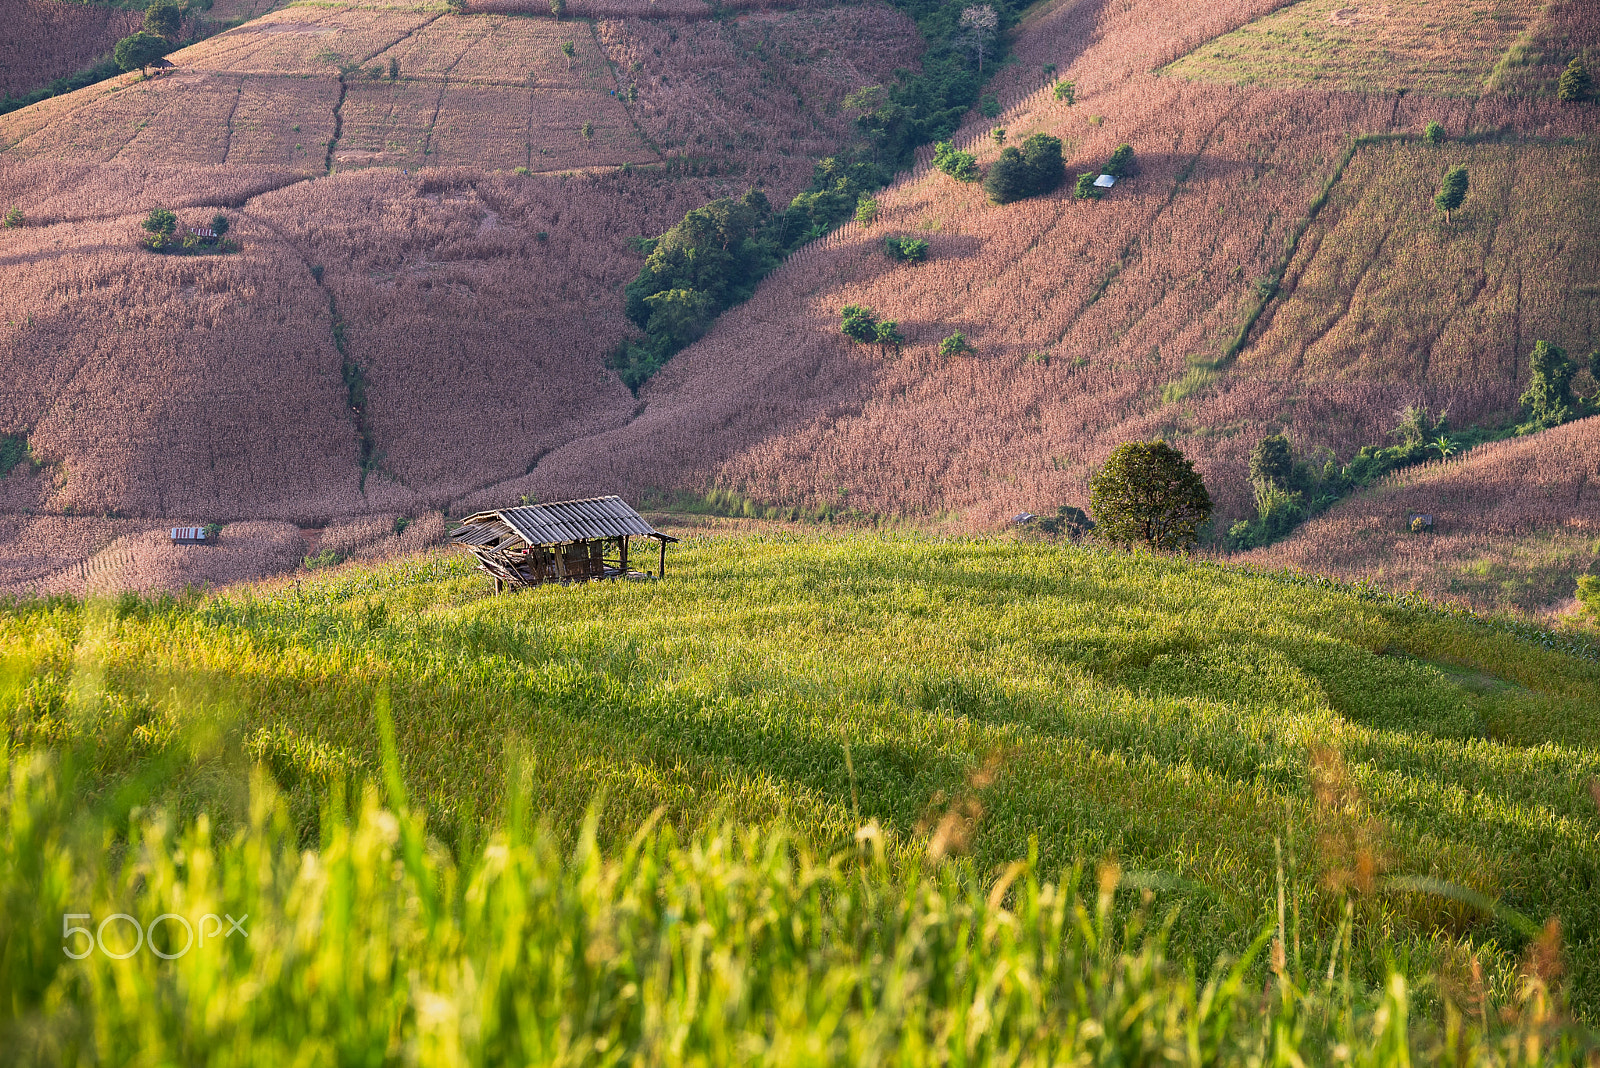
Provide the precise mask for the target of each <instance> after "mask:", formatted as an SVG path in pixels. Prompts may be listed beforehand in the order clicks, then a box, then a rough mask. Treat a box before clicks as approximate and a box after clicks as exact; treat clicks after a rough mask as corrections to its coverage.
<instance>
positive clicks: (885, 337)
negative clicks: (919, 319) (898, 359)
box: [839, 304, 906, 355]
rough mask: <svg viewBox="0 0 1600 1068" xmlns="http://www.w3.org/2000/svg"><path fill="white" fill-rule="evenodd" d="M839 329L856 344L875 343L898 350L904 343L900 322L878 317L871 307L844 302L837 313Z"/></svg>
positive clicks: (885, 348) (885, 351)
mask: <svg viewBox="0 0 1600 1068" xmlns="http://www.w3.org/2000/svg"><path fill="white" fill-rule="evenodd" d="M839 329H840V331H841V332H843V334H844V336H845V337H847V338H849V339H850V340H851V341H854V342H855V343H856V344H858V345H877V346H879V347H880V348H881V349H883V350H884V353H885V355H887V354H888V353H889V352H891V351H893V352H899V351H900V346H901V345H903V344H905V340H906V339H905V335H904V334H902V333H901V332H900V324H899V323H898V322H896V321H895V320H893V319H879V318H878V316H877V313H876V312H874V311H873V310H872V309H871V308H866V307H863V306H861V305H859V304H846V305H845V306H844V308H843V309H842V310H841V311H840V313H839Z"/></svg>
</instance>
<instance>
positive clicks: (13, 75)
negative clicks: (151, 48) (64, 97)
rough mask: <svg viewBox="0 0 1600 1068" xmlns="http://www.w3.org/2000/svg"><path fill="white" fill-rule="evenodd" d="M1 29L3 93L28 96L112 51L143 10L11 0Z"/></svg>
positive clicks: (0, 83) (0, 81)
mask: <svg viewBox="0 0 1600 1068" xmlns="http://www.w3.org/2000/svg"><path fill="white" fill-rule="evenodd" d="M5 20H6V25H5V32H4V33H0V96H5V95H7V94H9V95H12V96H23V95H25V94H27V93H29V92H31V91H32V90H34V89H38V88H40V87H41V86H45V85H49V84H50V83H51V82H52V81H54V80H55V79H57V78H60V77H63V76H65V75H68V74H72V73H74V72H75V71H79V70H82V69H83V68H85V67H87V66H89V65H90V64H92V63H93V62H94V61H95V60H97V59H99V58H100V57H101V56H104V55H108V54H109V53H110V52H111V49H112V48H113V47H114V46H115V45H116V43H117V41H118V40H120V39H121V38H123V37H126V36H127V35H128V34H130V33H132V32H133V31H134V29H135V28H136V27H137V26H138V25H139V23H140V21H141V20H142V16H141V15H139V14H136V13H134V12H131V11H122V10H119V9H117V8H112V7H104V6H101V5H98V4H94V5H90V4H73V3H62V2H59V0H12V2H11V3H8V4H7V5H6V14H5Z"/></svg>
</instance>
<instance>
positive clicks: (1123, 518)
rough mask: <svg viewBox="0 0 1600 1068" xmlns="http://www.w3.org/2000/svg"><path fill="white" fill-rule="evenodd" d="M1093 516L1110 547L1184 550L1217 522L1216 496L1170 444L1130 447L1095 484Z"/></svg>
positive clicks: (1120, 448)
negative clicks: (1213, 509)
mask: <svg viewBox="0 0 1600 1068" xmlns="http://www.w3.org/2000/svg"><path fill="white" fill-rule="evenodd" d="M1089 511H1090V512H1091V513H1092V514H1093V516H1094V520H1095V523H1096V526H1097V530H1098V532H1099V533H1100V535H1101V536H1102V537H1104V538H1106V539H1107V540H1109V541H1112V542H1116V543H1119V544H1122V545H1132V544H1133V543H1135V542H1139V543H1142V544H1144V545H1147V546H1149V547H1150V548H1152V549H1162V550H1167V551H1173V550H1184V549H1188V548H1189V547H1190V546H1192V545H1193V544H1194V543H1195V541H1196V539H1197V538H1198V536H1199V530H1200V527H1201V526H1202V525H1203V524H1204V523H1205V522H1206V520H1208V519H1210V518H1211V495H1210V494H1209V493H1207V492H1206V486H1205V482H1204V481H1203V480H1202V479H1201V478H1200V475H1199V474H1198V473H1197V472H1196V471H1195V469H1194V463H1193V461H1191V460H1189V459H1188V458H1187V457H1185V456H1184V455H1183V453H1181V452H1179V451H1178V450H1177V449H1175V448H1173V447H1172V446H1171V445H1168V444H1167V443H1166V442H1164V441H1130V442H1127V443H1125V444H1123V445H1119V446H1117V448H1116V449H1115V450H1113V451H1112V453H1111V455H1110V456H1109V457H1107V459H1106V462H1105V465H1104V466H1103V467H1101V468H1100V470H1099V471H1097V472H1096V473H1095V476H1094V478H1092V479H1091V480H1090V482H1089Z"/></svg>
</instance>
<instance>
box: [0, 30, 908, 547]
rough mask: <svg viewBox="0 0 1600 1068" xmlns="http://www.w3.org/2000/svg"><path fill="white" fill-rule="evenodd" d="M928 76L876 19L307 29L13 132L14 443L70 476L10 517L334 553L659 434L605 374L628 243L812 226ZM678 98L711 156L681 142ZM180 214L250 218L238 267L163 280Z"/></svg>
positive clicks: (18, 477) (79, 100) (247, 33)
mask: <svg viewBox="0 0 1600 1068" xmlns="http://www.w3.org/2000/svg"><path fill="white" fill-rule="evenodd" d="M546 11H547V12H548V8H546ZM663 34H664V35H665V37H664V38H663V37H662V35H663ZM673 38H676V39H675V40H674V39H673ZM564 40H572V41H574V42H575V49H574V50H575V53H576V54H575V56H574V57H573V60H572V62H571V63H569V62H568V60H567V58H566V57H565V56H563V55H562V54H561V51H560V44H561V42H562V41H564ZM658 42H659V43H660V45H661V47H660V53H661V54H659V55H658V54H657V44H658ZM758 48H759V49H760V50H761V52H762V53H763V54H762V55H760V56H757V55H756V54H755V52H756V50H757V49H758ZM613 53H614V54H613ZM391 55H392V56H394V57H395V58H396V59H397V61H398V63H399V65H400V70H399V75H400V76H399V78H398V79H391V78H390V77H389V67H388V58H389V57H390V56H391ZM630 55H636V56H638V57H639V58H638V59H636V60H633V59H628V60H626V62H627V66H626V67H624V66H622V64H623V62H624V60H625V58H626V57H627V56H630ZM916 55H917V41H916V37H915V34H914V32H913V29H912V27H911V25H910V23H909V22H907V21H906V20H905V19H904V18H903V17H902V16H899V15H897V14H895V13H894V12H892V11H891V10H889V9H888V8H886V7H881V6H876V5H862V6H859V7H851V8H848V9H839V10H832V9H817V10H797V11H792V12H784V11H777V12H766V13H755V14H751V15H748V16H745V17H742V18H736V19H728V20H687V19H674V20H632V21H630V20H625V19H618V20H613V21H610V22H607V23H604V24H602V25H600V26H591V25H590V24H589V23H587V22H585V21H582V20H580V19H572V18H568V19H565V20H562V21H560V22H559V23H558V22H557V21H556V20H554V19H551V18H549V17H548V16H547V17H544V18H527V17H518V18H510V17H505V16H493V15H468V16H453V15H445V14H441V13H440V12H439V11H437V10H428V11H421V12H418V11H415V10H413V9H411V7H410V6H408V5H399V6H395V7H372V6H370V5H362V6H360V7H353V6H352V7H342V6H331V5H297V6H292V7H288V8H284V9H283V10H280V11H276V12H274V13H273V14H271V15H269V16H267V17H266V18H263V19H260V20H257V21H255V22H252V23H249V24H247V25H245V26H243V27H240V28H239V29H237V30H234V31H231V32H229V33H225V34H222V35H220V36H217V37H215V38H212V39H210V40H208V41H205V42H202V43H201V44H198V45H195V46H192V47H190V48H187V49H184V50H182V51H180V52H178V53H176V54H175V56H174V58H175V60H176V62H178V64H179V71H178V72H177V73H175V74H171V75H167V76H163V77H160V78H152V79H146V80H140V79H137V78H134V77H126V78H121V79H115V80H113V81H111V82H107V83H103V84H101V85H98V86H93V87H90V88H88V89H85V90H82V91H80V92H78V93H74V94H70V95H69V96H66V97H61V98H57V99H54V100H50V101H46V102H45V103H43V104H40V105H38V106H36V107H32V108H27V109H24V110H22V111H19V112H16V113H13V114H11V115H7V116H3V117H0V143H4V144H8V145H10V147H9V149H7V150H6V151H4V152H3V153H0V186H3V187H4V188H5V189H6V190H7V191H8V193H13V194H14V195H15V198H16V199H15V203H17V204H18V205H19V207H20V208H21V209H22V210H23V212H24V213H25V217H26V219H27V225H26V226H25V227H24V228H22V229H20V230H18V229H8V230H0V321H3V322H4V324H5V325H4V328H3V330H0V367H3V368H4V369H5V379H6V382H7V387H6V388H5V389H4V390H3V391H0V433H5V434H11V435H18V434H20V435H25V436H26V438H27V440H28V443H29V446H30V448H31V449H32V451H33V453H34V455H35V456H36V457H38V458H39V459H40V461H41V462H43V463H44V464H45V465H46V468H45V471H44V472H43V473H41V474H36V475H26V476H25V475H24V474H23V473H22V472H20V471H19V472H14V473H13V474H12V475H10V476H9V477H7V478H6V479H5V480H4V481H3V482H0V508H3V509H28V510H31V511H34V512H54V513H76V514H79V515H81V514H83V513H85V512H92V513H94V514H105V513H107V512H111V513H115V514H118V515H125V516H151V517H157V516H159V517H172V516H175V517H183V516H188V517H190V519H191V520H198V519H215V520H228V519H241V518H251V519H282V520H293V521H296V522H301V523H307V524H313V523H320V522H323V521H325V520H326V519H327V518H329V517H335V516H341V515H350V514H354V513H361V512H369V511H394V510H409V511H416V510H421V509H425V508H429V507H441V506H443V505H445V504H447V503H448V502H449V501H451V500H453V499H454V498H456V497H458V496H460V495H462V494H464V493H467V492H469V491H471V490H473V489H476V488H478V487H481V486H483V485H486V484H489V483H493V482H497V481H503V480H505V479H507V478H511V477H515V476H518V475H521V474H523V473H524V472H526V471H527V470H528V469H529V467H530V466H531V465H532V464H533V462H534V461H535V460H536V458H537V457H538V456H540V455H541V454H543V453H545V452H547V451H549V450H551V449H553V448H555V447H557V446H559V445H561V444H563V443H565V442H567V441H570V440H572V439H574V438H577V437H581V436H584V435H586V434H590V433H593V432H595V431H599V430H605V429H608V428H613V427H616V426H619V425H621V424H622V423H624V422H625V421H626V420H627V419H628V418H630V417H631V415H632V413H633V412H634V410H635V407H636V405H637V401H636V400H635V398H634V397H633V396H632V395H631V394H629V393H628V391H627V390H626V389H624V388H623V387H622V386H621V385H620V384H619V383H618V382H617V379H616V376H615V375H614V374H612V373H611V372H609V371H607V370H606V369H605V367H604V361H605V355H606V352H607V351H608V350H609V349H610V347H611V346H613V345H614V344H615V343H616V342H617V341H618V340H620V339H621V338H622V337H623V335H624V333H625V330H626V329H627V324H626V321H625V320H624V318H623V315H622V302H621V297H620V288H621V286H622V284H623V283H624V282H626V281H627V280H628V279H629V278H631V277H632V276H633V275H634V273H636V272H637V270H638V266H639V257H638V254H637V253H636V252H634V251H633V250H632V249H630V247H629V245H628V241H629V239H630V238H632V237H634V236H637V235H641V234H653V233H659V232H661V231H662V230H664V229H666V228H667V227H668V226H670V225H672V224H673V223H674V222H676V221H677V220H678V219H679V218H681V217H682V216H683V214H684V212H686V211H688V210H689V209H691V208H694V207H697V206H699V205H701V204H703V203H705V202H706V201H707V200H709V199H711V198H713V197H715V196H718V195H721V194H723V193H729V192H732V193H737V192H741V191H742V190H743V189H744V188H746V186H747V183H749V182H751V181H755V180H761V181H765V183H766V186H767V188H768V190H769V192H770V194H771V195H772V197H773V199H775V200H778V199H787V198H788V197H789V196H792V195H793V194H794V193H795V192H797V191H799V190H800V189H801V188H803V187H804V185H805V183H806V182H807V181H808V180H809V178H810V168H811V165H812V160H813V159H814V158H815V157H816V156H817V155H820V154H823V153H825V152H829V151H833V150H834V149H836V148H837V147H838V146H839V145H840V144H842V143H843V142H844V141H845V140H846V139H847V138H848V137H849V136H850V134H849V124H848V117H847V116H843V115H841V114H840V113H839V109H838V108H837V106H836V104H837V101H838V99H839V98H841V97H842V96H843V95H844V94H845V93H847V92H849V91H850V90H852V89H853V88H856V87H857V86H858V85H860V84H861V82H862V81H864V80H871V79H877V78H881V77H883V76H884V75H885V74H887V72H888V68H889V66H890V65H891V64H894V65H907V64H914V63H915V59H916ZM635 63H637V64H638V66H639V69H638V70H637V71H635V70H633V65H634V64H635ZM352 68H353V69H352ZM613 70H624V71H626V72H628V73H629V74H630V75H636V76H637V78H638V88H637V94H636V95H637V98H638V99H637V101H636V102H635V103H634V105H633V106H634V107H636V108H637V110H638V113H639V121H638V122H637V123H636V122H635V118H634V116H633V115H632V114H630V111H629V105H628V103H627V102H626V101H625V100H624V99H623V96H622V94H620V93H619V94H618V95H615V96H614V95H612V92H611V90H612V88H614V87H616V85H617V84H618V82H617V79H616V78H615V77H614V75H613ZM373 74H376V75H377V76H376V77H373V76H372V75H373ZM721 79H727V82H726V83H725V84H727V85H729V86H733V85H734V84H735V82H737V84H738V85H747V84H748V85H756V84H759V85H760V86H761V87H762V92H765V93H768V94H769V97H763V96H760V95H754V96H750V97H746V96H742V95H740V94H738V93H732V92H721V93H719V92H717V91H714V83H716V82H718V81H719V80H721ZM657 92H660V93H663V94H667V93H673V94H677V97H676V98H677V99H680V100H681V101H683V102H684V105H685V107H687V108H689V109H692V112H693V115H694V116H695V125H694V126H693V127H685V128H683V129H680V130H674V129H673V128H672V127H671V125H670V124H666V123H662V124H660V126H659V128H657V127H656V126H653V125H652V124H653V123H654V122H655V118H653V117H652V116H659V115H660V114H662V112H661V110H660V109H657V110H656V111H653V112H650V113H649V114H646V108H647V105H649V102H650V100H651V98H652V96H653V95H654V94H655V93H657ZM773 94H775V95H773ZM779 98H786V99H796V98H798V99H799V100H801V101H802V102H803V104H804V106H803V107H798V106H797V107H794V108H792V109H790V110H791V111H792V114H785V115H782V116H780V115H779V110H780V109H779V107H778V104H777V103H776V101H777V100H778V99H779ZM608 109H609V110H608ZM687 113H688V112H687V111H686V112H685V114H687ZM608 116H609V118H608ZM585 121H591V122H592V123H593V132H592V136H591V137H585V136H584V135H583V134H582V132H581V126H582V125H583V123H584V122H585ZM652 131H654V132H652ZM702 132H703V133H705V134H708V135H714V136H713V137H710V139H707V138H705V137H701V136H700V134H701V133H702ZM336 134H337V137H336ZM330 141H332V142H333V144H332V147H331V150H330V147H329V142H330ZM330 156H331V163H332V166H331V173H330V166H329V163H330ZM680 157H683V159H682V166H677V165H676V164H677V163H678V162H679V158H680ZM664 160H666V161H671V162H673V163H674V164H675V166H673V167H672V168H670V169H669V168H666V167H663V166H661V164H662V162H663V161H664ZM629 162H637V163H645V164H650V165H651V166H649V167H647V168H645V169H644V170H643V171H636V172H634V173H632V174H625V173H620V172H619V171H618V169H617V166H616V165H618V164H621V163H629ZM530 164H531V166H530ZM446 165H448V166H446ZM514 167H526V168H528V169H529V170H530V171H532V172H538V171H541V170H546V171H551V172H557V173H552V174H549V175H548V176H540V175H539V174H537V173H529V174H526V175H521V174H514V173H511V171H512V168H514ZM406 169H409V170H410V171H411V172H412V173H411V174H410V175H409V176H407V175H405V174H403V173H402V171H403V170H406ZM685 171H691V172H698V173H700V174H701V175H702V176H701V177H685V176H683V172H685ZM718 174H721V175H728V177H713V176H714V175H718ZM156 206H165V207H168V208H172V209H174V210H177V211H178V213H179V216H180V220H181V222H182V223H183V224H184V225H186V226H188V225H199V224H201V223H205V222H207V221H209V219H210V217H211V215H212V214H213V213H215V212H216V211H217V210H219V209H223V210H226V211H227V212H228V214H229V217H230V219H231V220H232V222H233V230H232V231H231V233H230V235H229V236H230V238H233V239H236V240H237V241H238V242H239V244H240V246H241V249H242V251H240V252H238V253H236V254H232V255H224V256H205V257H189V258H184V257H163V256H154V255H151V254H149V253H147V252H145V251H144V250H142V249H140V248H139V247H138V238H139V234H140V231H139V229H138V222H139V219H140V218H141V217H142V216H143V215H144V213H145V212H147V211H148V210H149V209H150V208H152V207H156ZM314 269H315V270H314ZM341 344H342V346H343V348H342V350H341V348H340V346H341ZM352 387H355V388H352ZM353 400H354V401H356V409H355V410H353V409H352V401H353Z"/></svg>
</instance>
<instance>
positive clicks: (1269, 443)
mask: <svg viewBox="0 0 1600 1068" xmlns="http://www.w3.org/2000/svg"><path fill="white" fill-rule="evenodd" d="M1293 476H1294V455H1293V454H1292V453H1291V452H1290V450H1289V439H1288V438H1287V437H1285V436H1284V435H1282V434H1273V435H1272V436H1271V437H1265V438H1262V439H1261V440H1260V441H1258V442H1256V446H1255V448H1253V449H1251V450H1250V481H1252V482H1266V483H1269V484H1271V485H1275V486H1287V485H1289V480H1290V479H1291V478H1292V477H1293Z"/></svg>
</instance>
